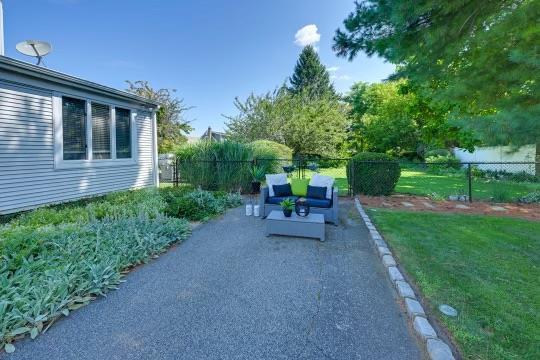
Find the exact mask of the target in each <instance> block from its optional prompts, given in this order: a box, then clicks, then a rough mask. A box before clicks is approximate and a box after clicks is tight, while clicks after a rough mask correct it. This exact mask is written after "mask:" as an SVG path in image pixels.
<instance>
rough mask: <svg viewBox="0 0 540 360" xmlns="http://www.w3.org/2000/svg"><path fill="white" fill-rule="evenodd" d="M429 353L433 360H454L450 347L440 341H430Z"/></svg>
mask: <svg viewBox="0 0 540 360" xmlns="http://www.w3.org/2000/svg"><path fill="white" fill-rule="evenodd" d="M427 351H428V354H429V357H430V358H431V360H454V355H452V350H450V347H449V346H448V345H446V344H445V343H444V342H443V341H441V340H439V339H428V341H427Z"/></svg>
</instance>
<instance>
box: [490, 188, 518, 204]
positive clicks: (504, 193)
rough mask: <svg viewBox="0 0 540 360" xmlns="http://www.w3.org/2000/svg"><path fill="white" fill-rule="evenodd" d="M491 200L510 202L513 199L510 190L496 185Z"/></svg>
mask: <svg viewBox="0 0 540 360" xmlns="http://www.w3.org/2000/svg"><path fill="white" fill-rule="evenodd" d="M491 200H492V201H493V202H497V203H503V202H510V201H512V200H513V199H512V196H511V195H510V192H509V191H508V190H506V189H503V188H498V187H496V188H494V189H493V192H492V195H491Z"/></svg>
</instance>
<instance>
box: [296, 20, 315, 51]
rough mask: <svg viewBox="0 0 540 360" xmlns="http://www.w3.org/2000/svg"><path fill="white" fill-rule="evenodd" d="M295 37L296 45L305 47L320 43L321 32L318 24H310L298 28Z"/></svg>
mask: <svg viewBox="0 0 540 360" xmlns="http://www.w3.org/2000/svg"><path fill="white" fill-rule="evenodd" d="M294 39H295V40H294V43H295V44H296V45H298V46H302V47H304V46H307V45H313V44H316V43H318V42H319V41H320V40H321V34H319V29H317V25H315V24H310V25H306V26H304V27H303V28H301V29H300V30H298V31H297V32H296V34H295V35H294Z"/></svg>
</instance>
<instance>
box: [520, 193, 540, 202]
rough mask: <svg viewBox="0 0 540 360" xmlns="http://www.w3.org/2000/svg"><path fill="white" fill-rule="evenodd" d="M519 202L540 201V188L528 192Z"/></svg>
mask: <svg viewBox="0 0 540 360" xmlns="http://www.w3.org/2000/svg"><path fill="white" fill-rule="evenodd" d="M519 202H522V203H524V204H534V203H540V190H538V191H533V192H531V193H528V194H527V195H525V196H523V197H522V198H520V199H519Z"/></svg>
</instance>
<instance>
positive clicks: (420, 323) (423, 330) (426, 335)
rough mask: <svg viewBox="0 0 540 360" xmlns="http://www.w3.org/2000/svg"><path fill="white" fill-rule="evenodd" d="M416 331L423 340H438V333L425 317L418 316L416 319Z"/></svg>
mask: <svg viewBox="0 0 540 360" xmlns="http://www.w3.org/2000/svg"><path fill="white" fill-rule="evenodd" d="M413 325H414V329H415V330H416V332H417V333H418V334H419V335H420V336H421V337H422V339H423V340H427V339H436V338H437V333H436V332H435V330H434V329H433V327H432V326H431V324H430V323H429V321H427V319H426V318H425V317H422V316H417V317H415V318H414V324H413Z"/></svg>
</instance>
